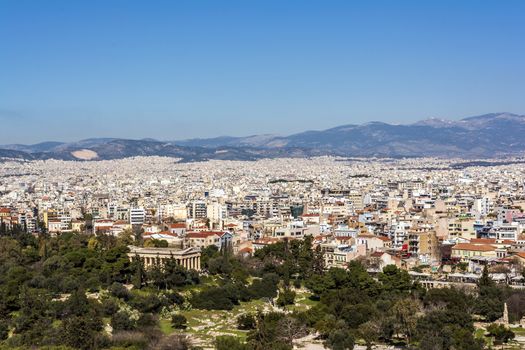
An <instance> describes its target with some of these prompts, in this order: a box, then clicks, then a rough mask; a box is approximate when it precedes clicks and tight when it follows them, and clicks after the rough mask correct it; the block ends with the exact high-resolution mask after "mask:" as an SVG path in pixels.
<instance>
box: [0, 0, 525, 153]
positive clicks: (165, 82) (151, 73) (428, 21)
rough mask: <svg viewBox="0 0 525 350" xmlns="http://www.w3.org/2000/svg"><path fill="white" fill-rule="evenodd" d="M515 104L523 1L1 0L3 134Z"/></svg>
mask: <svg viewBox="0 0 525 350" xmlns="http://www.w3.org/2000/svg"><path fill="white" fill-rule="evenodd" d="M502 111H508V112H514V113H520V114H523V113H525V1H521V0H520V1H511V0H495V1H491V0H483V1H481V0H476V1H469V0H461V1H459V0H450V1H446V0H439V1H430V0H425V1H423V0H415V1H404V0H388V1H373V0H372V1H365V0H363V1H350V0H346V1H330V0H319V1H309V0H298V1H285V0H277V1H273V0H261V1H255V0H254V1H250V0H241V1H226V0H215V1H204V0H189V1H183V0H170V1H160V0H151V1H149V0H148V1H146V0H143V1H132V0H122V1H114V0H100V1H97V0H84V1H80V0H78V1H77V0H63V1H58V0H45V1H43V0H34V1H26V0H0V144H5V143H33V142H39V141H44V140H59V141H71V140H78V139H82V138H88V137H106V136H111V137H125V138H145V137H153V138H157V139H162V140H175V139H184V138H192V137H210V136H220V135H239V136H240V135H250V134H259V133H277V134H282V135H285V134H289V133H293V132H298V131H303V130H307V129H325V128H329V127H333V126H337V125H341V124H349V123H363V122H367V121H372V120H379V121H385V122H390V123H408V122H412V121H415V120H419V119H424V118H428V117H443V118H451V119H457V118H461V117H465V116H471V115H477V114H484V113H489V112H502Z"/></svg>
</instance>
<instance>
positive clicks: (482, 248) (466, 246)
mask: <svg viewBox="0 0 525 350" xmlns="http://www.w3.org/2000/svg"><path fill="white" fill-rule="evenodd" d="M452 249H455V250H471V251H476V252H490V251H493V250H495V249H496V247H494V246H491V245H488V244H471V243H458V244H456V245H455V246H453V247H452Z"/></svg>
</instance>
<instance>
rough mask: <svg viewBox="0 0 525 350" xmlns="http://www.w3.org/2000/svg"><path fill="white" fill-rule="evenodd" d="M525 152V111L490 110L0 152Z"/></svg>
mask: <svg viewBox="0 0 525 350" xmlns="http://www.w3.org/2000/svg"><path fill="white" fill-rule="evenodd" d="M524 153H525V115H517V114H512V113H491V114H485V115H481V116H475V117H469V118H464V119H461V120H445V119H437V118H431V119H426V120H422V121H419V122H416V123H412V124H400V125H395V124H387V123H382V122H370V123H366V124H360V125H357V124H348V125H342V126H338V127H335V128H331V129H326V130H319V131H305V132H302V133H298V134H293V135H289V136H277V135H268V134H265V135H252V136H247V137H231V136H221V137H215V138H206V139H188V140H179V141H158V140H154V139H141V140H128V139H119V138H94V139H87V140H82V141H78V142H71V143H64V142H43V143H38V144H34V145H21V144H11V145H0V157H3V158H18V159H26V160H31V159H62V160H105V159H120V158H126V157H133V156H167V157H174V158H181V159H182V161H202V160H208V159H228V160H255V159H260V158H275V157H311V156H319V155H336V156H343V157H425V156H436V157H454V158H456V157H457V158H494V157H502V156H517V155H523V154H524Z"/></svg>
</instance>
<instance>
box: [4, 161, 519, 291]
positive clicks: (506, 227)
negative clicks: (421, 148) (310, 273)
mask: <svg viewBox="0 0 525 350" xmlns="http://www.w3.org/2000/svg"><path fill="white" fill-rule="evenodd" d="M458 162H459V161H458V160H442V159H433V158H427V159H398V160H394V159H376V160H369V159H368V160H366V161H364V160H361V159H343V158H333V157H319V158H312V159H271V160H270V159H268V160H259V161H253V162H241V161H207V162H199V163H178V162H177V161H176V160H174V159H172V158H161V157H138V158H128V159H123V160H113V161H97V162H67V161H57V160H47V161H28V162H21V161H6V162H4V163H3V164H2V166H1V167H0V220H1V225H2V230H4V231H5V230H7V229H9V228H10V227H12V226H13V225H15V224H18V225H20V226H21V227H23V228H24V229H25V230H27V231H28V232H31V233H33V234H35V235H38V234H39V233H42V232H44V231H45V232H47V233H49V234H50V235H60V234H63V233H65V232H79V233H80V232H83V233H93V234H95V235H112V236H119V235H120V234H121V233H122V232H125V231H126V230H132V231H133V232H140V233H141V234H142V238H143V239H144V242H145V243H144V247H141V248H134V249H133V250H132V252H131V253H130V257H131V256H135V255H140V256H141V257H142V258H143V259H144V262H145V263H146V265H151V264H154V263H156V262H157V260H156V259H157V257H158V256H159V254H160V255H163V256H167V255H173V254H174V252H175V253H176V254H178V255H180V256H181V259H180V260H178V261H179V262H180V263H181V264H183V265H184V266H185V267H187V268H193V269H199V270H200V269H201V266H200V261H199V260H200V259H199V258H198V257H199V256H200V250H201V249H203V248H205V247H207V246H210V245H216V246H217V247H218V248H219V249H221V248H224V247H225V246H228V247H231V248H232V249H233V252H234V253H236V254H242V255H251V254H253V253H254V252H255V251H257V250H258V249H261V248H262V247H264V246H266V245H268V244H272V243H275V242H278V241H280V240H302V239H303V238H304V237H306V236H312V237H313V246H314V247H317V246H320V247H321V250H322V252H323V256H324V263H325V267H326V268H330V267H342V268H345V266H347V264H348V263H349V262H351V261H352V260H356V259H357V260H360V261H361V262H363V263H364V264H365V265H366V266H367V268H368V270H369V271H371V272H373V271H374V270H375V271H380V270H381V269H382V268H383V267H385V266H387V265H391V264H394V265H396V266H397V267H399V268H402V269H406V270H408V271H409V272H410V274H411V276H412V277H413V278H414V279H417V280H420V281H421V283H423V284H425V285H426V286H427V287H439V286H443V285H447V284H454V283H462V284H468V283H475V282H476V281H477V280H478V279H479V278H480V276H481V271H482V269H483V267H484V266H485V265H487V266H489V267H491V268H492V270H491V271H492V272H493V273H491V277H492V278H493V279H494V280H495V281H497V282H500V283H507V284H510V285H515V286H520V285H522V283H523V277H522V274H521V265H522V264H523V263H525V213H524V210H525V189H524V187H525V168H524V167H523V165H521V164H519V163H517V164H514V163H513V162H509V163H505V164H507V165H498V164H497V163H496V164H493V165H492V166H486V164H484V166H476V163H472V166H464V167H457V166H454V165H457V164H458ZM178 255H177V256H178ZM186 255H188V256H189V257H190V259H188V260H187V259H185V256H186Z"/></svg>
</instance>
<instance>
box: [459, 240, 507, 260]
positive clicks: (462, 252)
mask: <svg viewBox="0 0 525 350" xmlns="http://www.w3.org/2000/svg"><path fill="white" fill-rule="evenodd" d="M474 256H476V257H478V256H483V257H489V258H496V257H497V254H496V247H494V246H492V245H489V244H479V245H478V244H471V243H458V244H456V245H455V246H453V247H452V258H459V259H461V260H462V261H466V260H469V258H471V257H474Z"/></svg>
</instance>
